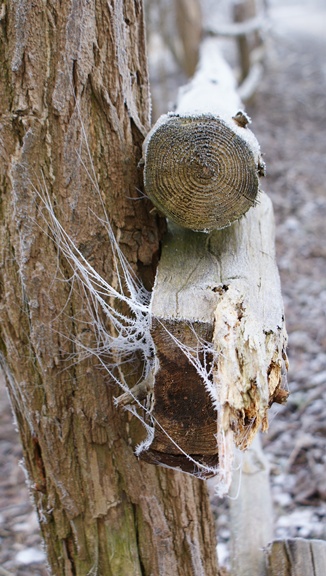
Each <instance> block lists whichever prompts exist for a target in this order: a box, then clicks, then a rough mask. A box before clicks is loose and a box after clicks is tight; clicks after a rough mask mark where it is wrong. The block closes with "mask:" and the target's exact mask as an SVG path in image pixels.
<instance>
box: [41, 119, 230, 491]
mask: <svg viewBox="0 0 326 576" xmlns="http://www.w3.org/2000/svg"><path fill="white" fill-rule="evenodd" d="M80 122H81V125H82V119H81V117H80ZM82 133H83V137H84V145H85V146H86V149H87V154H88V159H89V162H90V167H87V166H86V165H84V168H85V170H86V172H87V174H88V176H89V178H90V180H91V182H92V184H93V187H94V190H95V193H96V194H98V195H99V198H100V199H101V205H102V210H103V216H102V217H100V216H97V217H98V218H99V220H100V221H101V223H102V224H103V226H104V227H105V229H106V232H107V235H108V238H109V240H110V243H111V248H112V253H113V263H114V275H115V277H116V278H117V286H116V287H114V286H112V285H111V284H109V283H108V282H107V281H106V280H105V278H103V277H102V276H101V275H100V274H99V273H98V272H97V270H95V269H94V267H93V266H92V265H91V264H90V262H89V261H88V260H87V258H85V256H84V255H83V254H82V252H81V251H80V250H79V249H78V247H77V245H76V243H74V241H73V239H72V238H71V237H70V236H69V234H67V232H66V230H65V229H64V227H63V226H62V225H61V223H60V221H59V219H58V218H57V216H56V214H55V211H54V208H53V206H52V203H51V198H50V195H49V192H48V189H47V185H46V181H45V178H44V176H43V177H42V180H41V181H40V182H39V189H36V188H35V186H33V184H32V183H31V186H32V187H33V190H34V192H35V193H36V194H37V195H38V196H39V198H40V200H41V203H42V204H41V206H43V208H41V213H42V215H43V217H44V221H45V223H46V225H47V227H48V230H49V233H50V235H51V236H52V237H53V239H54V241H55V243H56V246H57V249H58V250H59V251H60V252H61V254H62V255H63V256H64V257H65V258H66V260H67V261H68V262H69V263H70V267H71V271H72V274H71V277H70V278H69V279H68V280H65V281H67V282H69V283H70V285H71V286H72V288H71V289H72V290H74V289H75V288H74V286H75V284H76V283H77V284H78V285H79V286H80V287H81V288H82V290H83V293H84V295H85V299H86V301H87V306H88V312H89V315H90V318H91V326H89V325H88V327H92V329H93V332H94V334H95V337H96V342H95V345H94V346H91V345H86V344H84V343H82V342H79V341H78V342H76V341H75V344H76V345H77V346H78V347H79V354H78V360H77V361H80V360H82V359H84V358H86V357H89V356H94V357H96V358H97V360H98V363H99V365H100V366H101V367H102V368H103V369H104V370H105V371H106V372H107V374H108V375H109V376H110V379H111V381H113V382H114V383H115V384H117V385H118V386H119V387H120V388H121V389H122V391H123V392H124V393H125V394H127V395H128V396H129V397H130V404H129V405H127V406H126V407H125V409H127V410H129V411H130V412H131V413H132V414H133V415H134V416H135V417H137V418H138V419H139V420H140V421H141V422H142V423H143V425H144V428H145V430H146V432H147V437H146V439H145V440H144V441H143V442H142V443H141V444H139V445H138V446H137V447H136V455H139V454H140V453H141V452H142V451H144V450H145V451H146V450H148V449H149V448H150V445H151V443H152V440H153V438H154V433H155V426H156V427H159V428H160V429H161V430H162V432H163V433H164V434H165V435H166V436H167V437H168V439H169V441H171V442H172V443H173V444H174V446H175V447H176V448H177V449H178V451H179V453H180V454H182V455H183V456H185V457H186V458H187V459H188V460H189V461H190V462H192V463H193V464H194V468H195V469H196V470H197V472H196V473H195V475H196V476H197V477H199V478H204V477H205V475H207V474H210V475H211V474H214V475H216V477H217V481H218V492H219V494H220V495H224V494H226V493H227V491H228V488H229V485H230V481H231V472H232V450H231V447H230V445H229V441H228V440H227V439H224V437H223V438H222V437H221V438H219V440H218V444H219V445H220V447H221V449H222V448H223V457H221V463H220V465H219V466H218V467H212V466H208V465H205V464H202V463H201V462H198V461H197V460H196V459H195V458H193V457H191V456H190V455H189V454H187V453H186V452H185V451H184V450H183V449H182V448H181V447H180V446H179V445H178V444H177V442H175V440H174V439H173V438H172V437H171V436H170V435H169V434H168V432H167V431H166V430H165V429H164V428H162V426H161V425H160V423H159V422H158V421H157V420H156V419H155V417H154V416H153V414H152V413H151V408H148V407H147V406H146V405H143V403H142V402H140V401H139V399H138V398H137V396H136V395H135V394H133V391H132V389H130V388H129V386H128V384H127V382H126V381H125V376H124V373H123V364H124V363H125V362H130V361H132V359H133V358H135V355H139V354H141V356H142V359H143V373H142V375H141V377H140V380H139V382H138V383H140V382H141V380H144V379H146V378H148V377H149V375H150V374H151V373H152V374H153V375H154V377H155V372H156V370H157V368H158V363H157V359H156V356H155V345H154V342H153V338H152V334H151V321H152V315H151V302H150V298H151V295H150V293H149V292H148V291H147V290H145V288H144V286H143V285H142V283H141V282H140V281H139V279H138V278H137V277H136V276H135V274H134V272H133V270H132V269H131V267H130V265H129V263H128V261H127V260H126V258H125V256H124V254H123V252H122V251H121V249H120V246H119V244H118V242H117V239H116V238H115V235H114V233H113V230H112V227H111V225H110V221H109V218H108V215H107V213H106V210H105V206H104V204H103V201H102V194H101V191H100V189H99V186H98V183H97V179H96V174H95V169H94V165H93V163H92V158H91V154H90V150H89V146H88V142H87V138H86V134H85V130H84V127H83V125H82ZM79 160H80V162H81V163H83V161H82V160H81V157H80V154H79ZM45 233H47V232H45ZM121 304H123V308H124V309H127V310H128V312H127V313H122V312H121V311H120V310H121ZM108 325H109V326H110V332H109V331H108V327H107V326H108ZM162 326H163V327H164V329H165V330H166V332H167V334H168V335H169V336H170V337H171V338H172V340H173V342H174V343H176V344H177V345H178V346H179V348H180V349H181V350H182V352H183V353H184V354H185V355H186V357H187V358H188V360H189V362H190V363H191V364H192V365H193V366H194V367H195V368H196V371H197V373H198V374H199V376H200V378H201V380H202V382H203V385H204V386H205V387H206V389H207V390H208V392H209V394H210V397H211V399H212V403H213V405H214V407H215V409H216V421H217V419H218V410H219V403H218V400H217V397H216V390H215V389H214V386H213V383H212V380H213V378H212V362H210V361H209V359H208V358H209V355H212V354H214V351H213V349H212V344H211V343H207V342H204V341H201V340H200V339H199V338H198V339H197V346H196V347H189V346H186V345H185V344H184V343H183V342H182V341H181V340H178V339H176V338H175V337H174V336H173V335H172V334H171V333H170V332H169V331H168V330H167V328H166V327H165V326H164V323H162ZM194 333H195V332H194ZM68 338H69V337H68ZM72 360H74V361H76V358H75V357H74V358H72ZM217 437H218V433H217ZM226 440H227V441H226ZM193 475H194V474H193Z"/></svg>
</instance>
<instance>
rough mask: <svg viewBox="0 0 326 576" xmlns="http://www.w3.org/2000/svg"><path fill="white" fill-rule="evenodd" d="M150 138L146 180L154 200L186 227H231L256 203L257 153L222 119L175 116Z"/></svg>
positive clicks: (237, 131)
mask: <svg viewBox="0 0 326 576" xmlns="http://www.w3.org/2000/svg"><path fill="white" fill-rule="evenodd" d="M166 118H167V119H166V121H164V122H161V123H160V121H159V122H158V125H157V127H156V128H155V127H154V129H153V130H152V132H151V133H150V134H149V136H148V139H147V141H146V143H145V167H144V184H145V191H146V194H147V195H148V196H149V198H150V199H151V200H152V202H153V204H154V205H155V206H156V207H157V208H158V210H159V211H160V212H162V213H163V214H164V215H165V216H167V217H168V218H170V219H171V220H172V221H173V222H175V223H176V224H178V225H179V226H182V227H184V228H190V229H191V230H198V231H209V230H214V229H220V228H225V227H226V226H229V225H230V224H231V223H232V222H234V221H235V220H238V219H239V218H240V217H241V216H242V215H243V214H245V213H246V212H247V210H248V209H249V208H250V207H251V206H253V205H254V204H255V200H256V197H257V194H258V190H259V178H258V166H257V160H256V159H255V154H254V152H253V150H252V148H251V146H250V145H249V144H248V142H247V141H246V139H245V138H242V137H241V135H239V130H244V131H246V129H245V128H239V127H237V128H235V129H234V130H233V129H232V128H231V127H230V126H229V125H228V124H227V123H226V122H225V121H224V120H222V119H221V118H219V117H217V116H212V115H202V116H197V117H190V116H184V117H182V116H178V115H169V116H167V117H166Z"/></svg>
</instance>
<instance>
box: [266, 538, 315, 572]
mask: <svg viewBox="0 0 326 576" xmlns="http://www.w3.org/2000/svg"><path fill="white" fill-rule="evenodd" d="M266 564H267V576H324V575H325V566H326V542H325V541H324V540H305V539H303V538H292V539H291V538H290V539H288V540H274V542H272V543H271V544H270V545H269V546H268V548H267V550H266Z"/></svg>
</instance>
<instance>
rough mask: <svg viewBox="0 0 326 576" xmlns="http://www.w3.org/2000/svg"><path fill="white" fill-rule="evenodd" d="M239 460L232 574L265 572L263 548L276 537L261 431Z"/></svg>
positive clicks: (233, 506) (235, 478)
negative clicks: (274, 535) (274, 534)
mask: <svg viewBox="0 0 326 576" xmlns="http://www.w3.org/2000/svg"><path fill="white" fill-rule="evenodd" d="M237 464H238V467H237V468H236V469H235V472H234V474H233V479H232V486H231V490H230V496H231V499H230V515H231V521H230V528H231V539H230V541H231V568H232V570H231V572H232V576H252V575H253V574H255V575H256V574H257V575H259V576H264V575H265V572H266V571H265V555H264V548H266V546H267V544H269V542H271V540H272V539H273V506H272V495H271V490H270V484H269V465H268V461H267V458H266V456H265V455H264V453H263V450H262V447H261V442H260V436H259V434H257V435H256V437H255V438H254V440H253V443H252V445H251V446H250V448H248V450H247V451H246V452H244V453H243V455H241V456H240V455H239V460H238V462H237ZM278 576H280V575H278Z"/></svg>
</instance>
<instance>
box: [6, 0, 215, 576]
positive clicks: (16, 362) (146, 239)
mask: <svg viewBox="0 0 326 576" xmlns="http://www.w3.org/2000/svg"><path fill="white" fill-rule="evenodd" d="M0 25H1V26H0V33H1V44H0V49H1V62H2V66H1V68H0V79H1V83H0V109H1V116H2V120H1V125H0V126H1V139H0V146H1V148H0V150H1V164H0V174H1V180H0V182H1V204H0V207H1V232H0V234H1V271H0V274H1V276H0V321H1V328H0V350H1V358H2V364H3V367H4V369H5V374H6V381H7V384H8V389H9V394H10V398H11V401H12V405H13V409H14V412H15V416H16V419H17V424H18V427H19V431H20V435H21V439H22V443H23V448H24V457H25V465H26V468H27V473H28V478H29V483H30V489H31V492H32V493H33V496H34V500H35V503H36V507H37V511H38V516H39V520H40V525H41V530H42V534H43V537H44V539H45V543H46V549H47V554H48V561H49V564H50V567H51V570H52V573H53V574H55V575H56V576H60V575H78V576H79V575H86V574H98V575H101V576H104V575H105V576H110V575H112V576H120V575H121V576H126V575H128V576H129V575H130V576H131V575H133V576H137V575H140V574H141V575H148V576H149V575H150V574H152V575H154V574H155V576H156V575H159V576H161V575H162V576H163V575H165V576H172V575H173V576H177V575H180V576H181V575H182V576H187V575H189V576H190V575H193V574H196V575H200V574H205V576H209V575H213V574H217V561H216V555H215V541H214V540H215V537H214V529H213V523H212V518H211V512H210V508H209V503H208V498H207V492H206V486H205V484H204V482H202V481H200V480H196V479H193V478H191V477H189V476H187V475H182V474H180V473H177V472H173V471H171V470H163V469H159V468H156V467H154V466H151V465H148V464H146V463H142V462H139V461H138V460H137V459H136V457H135V456H134V453H133V449H132V446H131V444H132V442H133V441H132V440H131V439H130V438H131V437H133V438H134V439H135V441H137V439H138V437H139V430H138V428H137V425H136V424H135V423H134V420H133V418H132V417H131V416H130V414H121V413H120V412H118V411H117V409H116V408H115V407H114V406H113V397H114V396H116V395H117V390H116V386H114V385H113V383H112V382H110V381H109V380H108V377H107V376H106V375H105V373H103V371H101V369H100V368H99V367H98V365H97V364H98V362H97V361H96V360H95V359H94V357H92V356H90V357H88V358H86V359H84V358H81V359H80V358H79V352H78V350H79V347H78V343H79V344H80V343H81V344H82V345H83V344H85V346H86V345H88V343H89V342H92V339H93V338H94V334H93V329H92V315H91V314H90V310H89V309H90V305H89V299H88V297H87V294H85V292H84V291H83V290H82V289H80V288H78V286H77V284H76V283H75V282H74V277H73V274H72V272H71V269H70V267H69V265H68V262H67V260H66V259H65V258H64V256H63V255H62V254H61V253H60V251H58V248H57V246H56V243H55V240H54V239H53V237H52V235H51V234H50V233H49V229H48V228H47V225H46V224H45V221H44V218H42V211H43V208H42V202H41V201H40V197H39V195H38V191H41V190H43V193H44V192H45V188H46V192H47V193H48V195H49V198H50V200H51V203H52V205H53V206H54V209H55V212H56V215H57V217H58V219H59V220H60V222H61V223H62V225H63V227H64V228H65V230H66V231H67V233H68V234H69V236H70V237H71V238H72V239H73V240H74V242H75V245H76V246H77V247H78V249H79V251H80V253H81V254H82V255H83V256H85V257H86V258H87V260H88V261H89V262H91V264H92V266H93V267H94V268H95V269H96V270H97V271H98V272H99V274H101V276H102V277H104V278H105V279H106V280H107V281H108V282H110V283H111V284H114V282H117V279H116V277H115V274H114V272H113V254H112V249H111V245H110V242H109V239H108V238H107V236H106V232H105V227H104V225H103V222H102V221H101V220H100V219H99V218H98V217H97V216H96V214H99V216H100V217H103V207H102V202H103V203H104V204H105V209H106V211H107V213H108V214H109V217H110V221H111V225H112V227H113V230H114V232H115V235H116V237H117V238H118V239H119V244H120V247H121V248H122V250H123V252H124V254H125V255H126V257H127V259H128V261H129V262H130V263H131V264H132V266H133V267H134V269H135V271H137V272H138V273H140V274H141V275H142V278H143V281H144V283H145V284H147V286H150V285H151V283H152V281H153V273H154V267H155V262H156V259H157V254H158V250H159V239H160V229H161V228H162V224H160V221H159V220H158V218H157V217H156V216H155V215H152V214H151V213H150V208H151V205H150V203H149V202H148V201H147V200H145V199H143V197H142V196H141V195H140V194H139V193H138V189H139V187H140V182H139V174H138V171H137V164H138V161H139V159H140V157H141V148H140V147H141V144H142V141H143V137H144V135H145V133H146V131H147V130H148V127H149V93H148V78H147V68H146V57H145V51H144V27H143V13H142V3H141V2H140V1H139V0H125V1H122V0H109V1H107V2H105V1H104V0H97V1H96V2H95V1H94V0H93V1H87V0H82V1H81V2H76V1H75V0H67V1H66V2H63V3H60V5H59V4H58V3H56V2H54V1H53V0H48V1H45V2H44V1H41V0H35V1H34V2H30V1H29V0H17V1H16V2H14V3H5V4H3V5H2V9H1V14H0ZM91 160H92V163H93V164H92V165H91ZM93 174H94V175H96V180H97V182H98V185H99V188H100V190H101V193H102V194H101V195H99V194H97V193H96V190H95V188H94V185H93V182H92V179H93V176H92V175H93ZM110 329H111V328H110V326H108V330H110ZM139 363H140V362H138V364H139ZM137 370H138V371H139V370H140V368H139V366H138V365H137V362H136V361H135V362H134V365H129V366H127V367H126V371H127V372H129V373H134V372H136V371H137ZM132 378H135V376H132Z"/></svg>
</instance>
